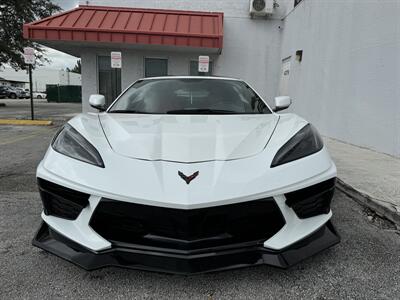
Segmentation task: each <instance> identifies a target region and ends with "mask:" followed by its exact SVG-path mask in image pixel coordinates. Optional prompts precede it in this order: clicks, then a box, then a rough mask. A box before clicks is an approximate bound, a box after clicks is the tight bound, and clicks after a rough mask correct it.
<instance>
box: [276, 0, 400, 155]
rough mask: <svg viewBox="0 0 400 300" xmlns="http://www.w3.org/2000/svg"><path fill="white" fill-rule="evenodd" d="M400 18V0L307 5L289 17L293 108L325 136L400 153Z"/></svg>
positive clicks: (286, 46) (316, 0)
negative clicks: (297, 54)
mask: <svg viewBox="0 0 400 300" xmlns="http://www.w3.org/2000/svg"><path fill="white" fill-rule="evenodd" d="M399 16H400V1H391V0H381V1H379V0H368V1H365V0H346V1H344V0H343V1H342V0H335V1H333V0H331V1H328V0H326V1H320V0H304V1H303V2H302V3H301V4H299V5H298V6H297V7H296V8H295V9H294V10H293V11H292V12H291V13H290V14H289V15H288V16H287V17H286V18H285V21H284V30H283V40H282V51H281V59H283V58H286V57H288V56H292V59H291V62H292V63H291V75H290V80H289V81H290V83H289V93H290V96H292V98H293V99H294V100H293V101H294V104H293V106H292V108H291V109H292V111H294V112H296V113H298V114H299V115H301V116H304V117H305V118H307V119H308V120H310V121H311V122H313V123H314V124H315V125H316V126H317V127H318V128H319V130H320V131H321V132H322V133H323V134H324V135H327V136H330V137H333V138H337V139H339V140H342V141H345V142H348V143H351V144H355V145H359V146H364V147H368V148H371V149H375V150H377V151H380V152H385V153H388V154H391V155H395V156H400V98H399V96H400V84H399V79H400V77H399V70H400V59H399V53H400V18H399ZM299 49H302V50H303V60H302V62H300V63H299V62H297V61H295V58H294V55H295V52H296V50H299Z"/></svg>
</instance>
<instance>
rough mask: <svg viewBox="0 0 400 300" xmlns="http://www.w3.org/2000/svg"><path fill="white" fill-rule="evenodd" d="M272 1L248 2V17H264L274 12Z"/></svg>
mask: <svg viewBox="0 0 400 300" xmlns="http://www.w3.org/2000/svg"><path fill="white" fill-rule="evenodd" d="M274 2H275V1H274V0H250V15H251V16H252V17H257V16H258V17H264V16H267V15H270V14H272V13H273V12H274Z"/></svg>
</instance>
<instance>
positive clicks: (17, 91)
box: [0, 86, 29, 99]
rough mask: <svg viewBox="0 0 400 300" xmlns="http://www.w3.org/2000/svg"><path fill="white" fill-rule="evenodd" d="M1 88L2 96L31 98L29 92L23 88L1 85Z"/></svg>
mask: <svg viewBox="0 0 400 300" xmlns="http://www.w3.org/2000/svg"><path fill="white" fill-rule="evenodd" d="M0 88H1V90H0V94H1V96H0V98H11V99H17V98H19V99H23V98H29V93H27V92H26V91H25V90H24V89H23V88H16V87H12V86H1V87H0Z"/></svg>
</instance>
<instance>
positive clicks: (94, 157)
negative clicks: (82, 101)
mask: <svg viewBox="0 0 400 300" xmlns="http://www.w3.org/2000/svg"><path fill="white" fill-rule="evenodd" d="M51 146H52V147H53V149H54V150H55V151H57V152H59V153H61V154H64V155H66V156H69V157H71V158H74V159H77V160H80V161H83V162H86V163H89V164H92V165H95V166H98V167H101V168H104V162H103V159H102V158H101V156H100V154H99V152H98V151H97V150H96V148H95V147H94V146H93V145H92V144H90V143H89V142H88V141H87V140H86V139H85V138H84V137H83V136H82V135H81V134H80V133H79V132H78V131H76V129H75V128H73V127H72V126H71V125H69V124H65V125H64V127H63V128H62V129H61V130H60V131H59V132H58V134H57V135H56V136H55V137H54V139H53V141H52V142H51Z"/></svg>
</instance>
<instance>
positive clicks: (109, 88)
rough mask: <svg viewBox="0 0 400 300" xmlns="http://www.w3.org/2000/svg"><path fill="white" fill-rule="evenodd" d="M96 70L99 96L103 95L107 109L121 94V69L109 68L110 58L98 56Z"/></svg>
mask: <svg viewBox="0 0 400 300" xmlns="http://www.w3.org/2000/svg"><path fill="white" fill-rule="evenodd" d="M97 69H98V72H99V77H98V78H99V88H98V90H99V94H101V95H104V97H105V98H106V105H107V107H108V106H109V105H110V104H111V103H112V102H113V101H114V100H115V99H116V98H117V96H118V95H119V94H120V93H121V69H113V68H111V57H110V56H98V57H97Z"/></svg>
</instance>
